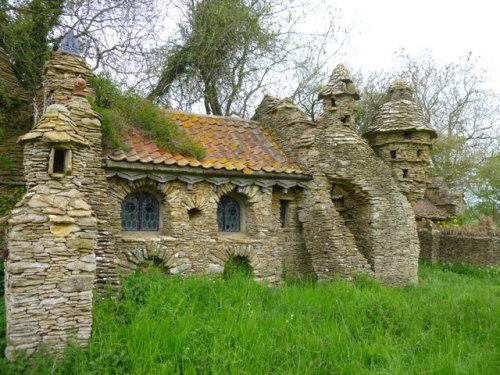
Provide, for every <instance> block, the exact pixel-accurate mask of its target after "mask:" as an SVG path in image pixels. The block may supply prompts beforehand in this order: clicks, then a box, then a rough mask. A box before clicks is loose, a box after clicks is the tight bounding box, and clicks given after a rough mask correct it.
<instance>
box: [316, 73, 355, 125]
mask: <svg viewBox="0 0 500 375" xmlns="http://www.w3.org/2000/svg"><path fill="white" fill-rule="evenodd" d="M318 98H319V99H321V100H323V111H324V124H325V126H327V127H331V126H348V127H349V128H351V129H354V124H355V118H354V102H355V101H356V100H359V93H358V90H357V88H356V86H355V85H354V83H353V81H352V79H351V76H350V74H349V72H348V71H347V69H346V67H345V66H344V65H342V64H340V65H337V67H336V68H335V69H334V70H333V72H332V75H331V77H330V81H329V82H328V84H327V85H326V88H325V89H324V90H322V91H321V92H320V93H319V95H318Z"/></svg>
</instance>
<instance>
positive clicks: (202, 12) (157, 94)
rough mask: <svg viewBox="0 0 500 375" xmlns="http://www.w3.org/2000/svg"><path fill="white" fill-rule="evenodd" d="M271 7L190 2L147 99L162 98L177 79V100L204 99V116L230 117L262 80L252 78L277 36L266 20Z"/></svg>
mask: <svg viewBox="0 0 500 375" xmlns="http://www.w3.org/2000/svg"><path fill="white" fill-rule="evenodd" d="M186 4H188V3H186ZM272 5H273V4H272V2H269V1H267V0H257V1H247V0H200V1H193V2H191V3H190V4H189V5H188V6H187V9H185V13H184V14H185V19H184V20H183V22H182V23H180V24H179V28H180V29H179V37H178V40H176V41H175V43H174V45H172V46H169V47H167V48H168V52H167V53H166V61H165V63H164V66H163V69H162V73H161V77H160V79H159V82H158V84H157V86H156V88H155V89H154V90H153V92H152V93H151V94H150V96H149V97H150V99H154V100H158V99H165V98H166V97H168V94H169V92H170V90H171V88H172V85H173V84H174V83H175V82H178V81H181V82H182V85H181V86H180V87H179V89H178V91H179V94H180V95H181V96H184V95H186V94H188V96H191V98H193V97H195V98H200V97H203V100H204V104H205V109H206V112H207V113H208V114H214V115H226V116H228V115H231V114H232V113H233V112H232V110H233V109H234V108H233V107H235V104H236V102H237V101H241V100H243V99H244V98H243V97H244V96H245V95H246V94H247V93H246V92H245V91H246V90H248V91H251V90H252V88H253V87H252V85H254V84H255V83H257V82H259V81H260V80H261V79H262V77H259V76H252V74H254V73H256V72H258V71H260V70H261V69H262V70H264V69H265V67H264V68H263V67H262V65H259V63H261V64H262V63H263V61H264V59H265V56H268V57H269V56H271V51H272V49H273V47H274V42H275V41H276V39H277V37H278V35H277V34H276V33H275V32H273V31H272V26H274V25H273V24H272V23H271V22H270V21H271V20H270V17H271V13H272V11H273V10H272ZM190 90H191V92H189V91H190ZM192 91H194V92H192ZM191 98H190V99H191ZM167 100H168V98H167Z"/></svg>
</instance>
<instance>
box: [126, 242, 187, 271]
mask: <svg viewBox="0 0 500 375" xmlns="http://www.w3.org/2000/svg"><path fill="white" fill-rule="evenodd" d="M177 255H178V254H177V252H176V251H174V250H172V249H171V248H168V247H167V246H165V245H163V244H161V243H159V242H153V241H151V242H145V243H144V246H143V247H140V248H136V249H133V250H131V251H128V252H127V253H125V256H126V260H121V261H120V266H121V267H122V269H123V270H124V271H125V272H126V273H129V272H133V271H135V270H137V269H140V268H143V267H144V264H148V263H153V264H154V265H156V266H159V267H161V268H164V269H165V271H166V272H168V273H170V274H179V273H182V272H183V271H185V270H187V269H189V268H191V264H190V263H180V262H179V261H178V256H177Z"/></svg>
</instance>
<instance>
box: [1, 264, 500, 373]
mask: <svg viewBox="0 0 500 375" xmlns="http://www.w3.org/2000/svg"><path fill="white" fill-rule="evenodd" d="M499 285H500V277H499V275H498V270H497V271H496V272H492V271H490V272H487V271H482V270H479V269H476V268H473V267H465V266H454V267H444V266H430V265H422V266H421V268H420V284H419V285H418V286H412V287H406V288H402V289H396V288H389V287H384V286H381V285H379V284H378V283H377V282H374V281H373V280H370V279H367V278H358V279H357V280H356V282H354V283H347V282H343V281H336V282H334V283H331V284H328V285H319V284H313V283H310V284H303V285H287V286H283V287H279V288H270V287H267V286H265V285H261V284H257V283H255V282H252V281H251V280H249V279H248V278H245V277H241V276H238V275H236V276H233V277H231V278H230V279H229V280H226V281H224V280H221V279H210V278H206V277H190V278H185V279H182V278H178V277H168V276H165V275H163V274H162V273H160V272H155V271H154V270H151V269H148V270H146V271H140V272H137V273H135V274H133V275H131V276H130V277H128V278H127V279H126V280H124V282H123V292H122V295H121V297H120V298H117V299H105V300H101V301H99V302H98V303H97V304H96V306H95V308H94V330H93V336H92V339H91V341H90V343H89V347H88V349H86V350H82V349H79V348H69V349H68V350H67V352H66V353H65V355H64V356H63V357H61V358H60V359H56V358H55V357H52V356H49V355H45V354H43V353H42V354H38V355H35V356H34V357H33V359H32V361H31V362H26V361H23V360H20V361H18V362H15V363H13V364H8V363H7V362H6V361H5V360H3V361H2V362H0V371H4V372H3V373H6V374H7V373H8V374H100V375H105V374H148V375H151V374H251V375H257V374H294V375H296V374H314V375H320V374H325V375H327V374H328V375H333V374H338V375H340V374H349V375H360V374H388V375H389V374H390V375H394V374H405V375H406V374H464V375H465V374H467V375H472V374H478V375H479V374H480V375H487V374H498V373H499V367H498V365H499V363H498V358H499V353H498V341H497V340H498V338H499V330H498V318H499V306H498V292H499Z"/></svg>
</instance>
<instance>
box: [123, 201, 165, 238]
mask: <svg viewBox="0 0 500 375" xmlns="http://www.w3.org/2000/svg"><path fill="white" fill-rule="evenodd" d="M159 206H160V205H159V203H158V200H157V199H156V198H155V197H153V196H152V195H151V194H148V193H145V192H143V191H137V192H135V193H132V194H129V195H127V197H125V199H124V200H123V202H122V229H123V230H136V231H137V230H145V231H157V230H158V227H159V218H160V207H159Z"/></svg>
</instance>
